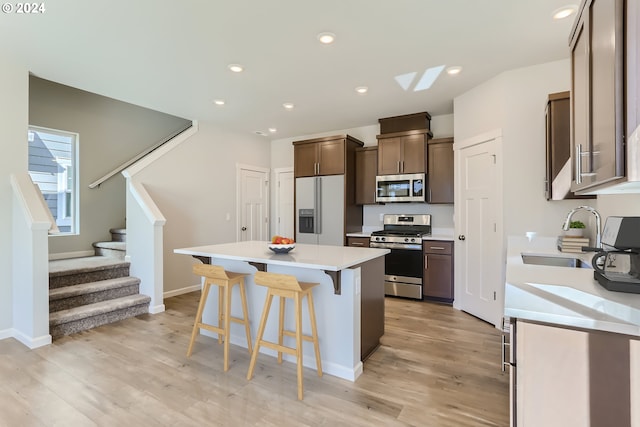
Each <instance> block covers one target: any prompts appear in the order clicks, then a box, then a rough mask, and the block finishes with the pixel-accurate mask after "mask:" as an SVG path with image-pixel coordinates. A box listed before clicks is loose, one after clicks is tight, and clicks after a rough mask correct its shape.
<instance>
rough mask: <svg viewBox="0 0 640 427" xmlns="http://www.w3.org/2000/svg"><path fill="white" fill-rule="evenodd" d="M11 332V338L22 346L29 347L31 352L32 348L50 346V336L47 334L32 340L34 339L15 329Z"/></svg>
mask: <svg viewBox="0 0 640 427" xmlns="http://www.w3.org/2000/svg"><path fill="white" fill-rule="evenodd" d="M12 332H13V337H14V338H15V339H17V340H18V341H20V342H21V343H22V344H24V345H26V346H27V347H29V348H30V349H31V350H33V349H34V348H38V347H42V346H45V345H49V344H51V335H49V334H47V335H41V336H39V337H35V338H34V337H29V336H27V335H25V334H23V333H22V332H20V331H18V330H16V329H12Z"/></svg>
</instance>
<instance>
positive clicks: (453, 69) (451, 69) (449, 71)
mask: <svg viewBox="0 0 640 427" xmlns="http://www.w3.org/2000/svg"><path fill="white" fill-rule="evenodd" d="M460 71H462V67H460V66H458V65H455V66H453V67H448V68H447V74H449V75H450V76H455V75H456V74H460Z"/></svg>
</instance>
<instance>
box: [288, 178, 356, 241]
mask: <svg viewBox="0 0 640 427" xmlns="http://www.w3.org/2000/svg"><path fill="white" fill-rule="evenodd" d="M344 179H345V177H344V175H328V176H315V177H308V178H297V179H296V218H297V229H296V241H297V242H298V243H310V244H317V245H334V246H342V245H343V244H344V235H345V230H344V203H345V202H344V191H345V189H344Z"/></svg>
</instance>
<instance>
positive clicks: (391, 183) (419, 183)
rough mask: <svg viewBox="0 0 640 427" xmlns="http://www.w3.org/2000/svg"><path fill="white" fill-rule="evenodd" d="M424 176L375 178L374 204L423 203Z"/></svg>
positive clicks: (421, 174)
mask: <svg viewBox="0 0 640 427" xmlns="http://www.w3.org/2000/svg"><path fill="white" fill-rule="evenodd" d="M424 188H425V174H423V173H413V174H404V175H378V176H376V202H378V203H389V202H424V201H425V198H424V197H425V189H424Z"/></svg>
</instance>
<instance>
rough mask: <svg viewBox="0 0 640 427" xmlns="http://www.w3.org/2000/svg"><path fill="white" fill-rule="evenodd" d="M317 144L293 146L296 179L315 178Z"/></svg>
mask: <svg viewBox="0 0 640 427" xmlns="http://www.w3.org/2000/svg"><path fill="white" fill-rule="evenodd" d="M316 152H317V145H316V144H297V145H294V146H293V157H294V168H293V169H294V171H295V177H296V178H300V177H305V176H314V175H315V174H316V163H317V155H316Z"/></svg>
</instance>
